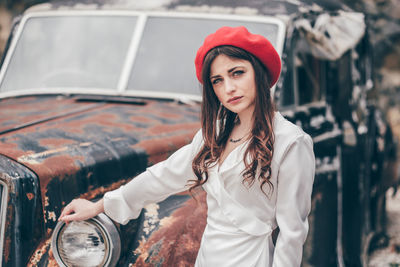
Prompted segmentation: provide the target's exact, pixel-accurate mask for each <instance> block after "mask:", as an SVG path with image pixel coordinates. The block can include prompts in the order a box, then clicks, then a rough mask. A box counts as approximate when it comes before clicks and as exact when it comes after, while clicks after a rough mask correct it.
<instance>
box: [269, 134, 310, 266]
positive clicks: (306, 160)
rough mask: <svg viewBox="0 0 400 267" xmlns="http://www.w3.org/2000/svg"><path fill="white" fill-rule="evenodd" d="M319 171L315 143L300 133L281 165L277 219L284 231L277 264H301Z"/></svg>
mask: <svg viewBox="0 0 400 267" xmlns="http://www.w3.org/2000/svg"><path fill="white" fill-rule="evenodd" d="M314 174H315V158H314V152H313V143H312V139H311V137H310V136H309V135H306V134H304V135H300V136H298V137H297V138H296V140H295V141H294V142H293V143H292V144H291V145H290V146H289V147H288V149H287V151H286V153H285V155H284V157H283V159H282V161H281V164H280V167H279V173H278V184H277V190H278V191H277V203H276V221H277V223H278V226H279V229H280V232H279V235H278V238H277V242H276V247H275V251H274V259H273V267H287V266H293V267H295V266H300V265H301V260H302V254H303V244H304V242H305V240H306V237H307V233H308V220H307V217H308V214H309V213H310V209H311V193H312V187H313V182H314Z"/></svg>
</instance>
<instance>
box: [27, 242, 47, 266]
mask: <svg viewBox="0 0 400 267" xmlns="http://www.w3.org/2000/svg"><path fill="white" fill-rule="evenodd" d="M50 244H51V240H46V241H45V242H44V243H43V244H41V245H40V246H38V248H37V249H36V251H35V252H34V253H33V254H32V257H31V258H30V261H29V263H28V266H29V267H34V266H38V263H39V261H40V260H41V259H42V256H43V255H44V254H45V253H46V252H47V251H48V250H49V248H50Z"/></svg>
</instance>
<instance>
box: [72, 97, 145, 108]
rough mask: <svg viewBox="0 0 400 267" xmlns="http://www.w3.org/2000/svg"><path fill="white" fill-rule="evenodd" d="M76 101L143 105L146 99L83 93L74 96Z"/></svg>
mask: <svg viewBox="0 0 400 267" xmlns="http://www.w3.org/2000/svg"><path fill="white" fill-rule="evenodd" d="M74 100H75V101H77V102H102V103H117V104H131V105H138V106H144V105H146V104H147V102H146V101H144V100H141V99H136V98H132V97H125V96H98V95H85V96H77V97H75V98H74Z"/></svg>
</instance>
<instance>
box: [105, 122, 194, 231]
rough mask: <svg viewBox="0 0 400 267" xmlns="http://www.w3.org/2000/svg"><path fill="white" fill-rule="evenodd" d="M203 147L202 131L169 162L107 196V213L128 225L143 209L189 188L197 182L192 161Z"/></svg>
mask: <svg viewBox="0 0 400 267" xmlns="http://www.w3.org/2000/svg"><path fill="white" fill-rule="evenodd" d="M201 145H202V134H201V130H199V131H198V132H197V134H196V135H195V137H194V138H193V141H192V143H190V144H188V145H186V146H183V147H182V148H180V149H179V150H177V151H176V152H175V153H174V154H172V155H171V156H170V157H169V158H168V159H167V160H165V161H162V162H159V163H157V164H155V165H153V166H151V167H149V168H147V170H146V171H145V172H143V173H141V174H139V175H138V176H136V177H135V178H133V179H132V180H131V181H130V182H129V183H127V184H126V185H123V186H121V187H120V188H118V189H116V190H114V191H111V192H107V193H106V194H105V195H104V212H105V213H106V214H107V215H108V216H109V217H110V218H112V219H113V220H114V221H116V222H118V223H121V224H126V223H128V221H129V220H131V219H135V218H137V217H138V216H139V215H140V211H141V210H142V208H143V207H144V206H146V205H147V204H150V203H156V202H160V201H162V200H164V199H165V198H167V197H168V196H170V195H172V194H175V193H178V192H182V191H184V190H187V189H188V186H187V184H188V181H189V180H193V179H196V176H195V174H194V173H193V170H192V161H193V158H194V157H195V156H196V154H197V153H198V151H199V150H200V147H201Z"/></svg>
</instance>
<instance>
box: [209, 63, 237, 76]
mask: <svg viewBox="0 0 400 267" xmlns="http://www.w3.org/2000/svg"><path fill="white" fill-rule="evenodd" d="M242 67H243V68H244V67H245V66H242V65H239V66H235V67H233V68H231V69H229V70H228V73H232V72H233V71H234V70H235V69H237V68H242ZM219 76H221V75H219V74H217V75H213V76H210V79H212V78H217V77H219Z"/></svg>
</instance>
